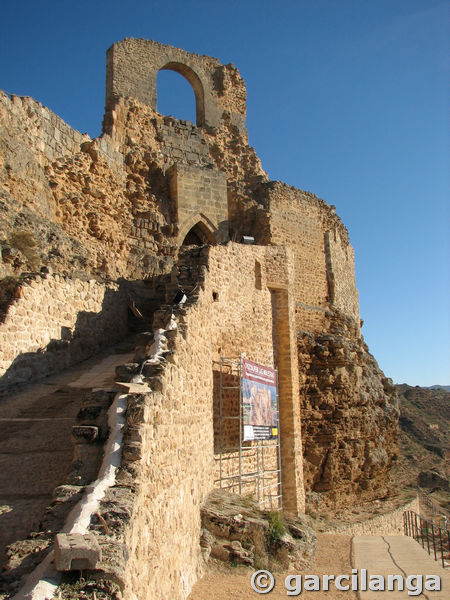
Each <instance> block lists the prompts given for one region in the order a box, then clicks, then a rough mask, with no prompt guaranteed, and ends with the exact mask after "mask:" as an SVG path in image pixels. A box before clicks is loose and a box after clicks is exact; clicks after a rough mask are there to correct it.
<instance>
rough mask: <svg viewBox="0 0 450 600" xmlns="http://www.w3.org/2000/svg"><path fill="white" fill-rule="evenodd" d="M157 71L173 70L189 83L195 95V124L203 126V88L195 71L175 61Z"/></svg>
mask: <svg viewBox="0 0 450 600" xmlns="http://www.w3.org/2000/svg"><path fill="white" fill-rule="evenodd" d="M159 71H175V73H178V74H179V75H182V76H183V77H184V78H185V79H186V80H187V81H188V82H189V83H190V84H191V87H192V89H193V90H194V95H195V113H196V120H197V126H198V127H201V126H203V125H204V124H205V89H204V87H203V84H202V82H201V79H200V77H199V76H198V75H197V73H196V72H195V71H194V70H193V69H192V68H191V67H189V66H188V65H186V64H185V63H181V62H176V61H171V62H168V63H166V64H165V65H164V66H163V67H161V68H160V69H159Z"/></svg>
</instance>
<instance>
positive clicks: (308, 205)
mask: <svg viewBox="0 0 450 600" xmlns="http://www.w3.org/2000/svg"><path fill="white" fill-rule="evenodd" d="M264 194H265V195H266V201H267V206H268V211H269V214H268V225H267V226H268V229H269V239H270V243H272V244H286V245H288V246H289V247H290V248H291V249H292V250H293V253H294V255H295V300H296V316H297V328H298V329H300V330H303V331H312V332H316V331H321V330H323V329H324V328H325V327H326V325H327V320H326V311H327V309H328V308H331V307H333V306H336V307H337V308H340V309H341V310H343V312H345V313H346V314H347V315H349V316H351V317H352V318H354V319H355V320H356V321H357V322H358V323H359V307H358V295H357V291H356V285H355V277H354V258H353V249H352V248H351V246H350V244H349V240H348V233H347V230H346V229H345V227H344V226H343V224H342V222H341V221H340V219H339V217H338V216H337V215H336V213H335V210H334V207H332V206H329V205H328V204H327V203H326V202H324V201H323V200H321V199H320V198H318V197H317V196H314V195H313V194H311V193H309V192H303V191H301V190H298V189H296V188H293V187H290V186H288V185H285V184H282V183H280V182H271V183H269V184H267V185H265V186H264Z"/></svg>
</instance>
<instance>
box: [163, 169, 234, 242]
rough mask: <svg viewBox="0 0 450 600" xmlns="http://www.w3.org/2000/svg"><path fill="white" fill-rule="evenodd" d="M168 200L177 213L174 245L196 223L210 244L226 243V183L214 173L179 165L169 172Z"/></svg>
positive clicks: (223, 178) (218, 173) (215, 171)
mask: <svg viewBox="0 0 450 600" xmlns="http://www.w3.org/2000/svg"><path fill="white" fill-rule="evenodd" d="M170 183H171V186H170V187H171V196H172V200H173V201H174V202H175V205H176V211H177V221H178V223H179V225H178V228H179V232H178V243H179V245H181V244H182V243H183V240H184V238H185V236H186V234H187V233H188V231H189V230H190V229H191V227H193V226H194V225H195V224H196V223H197V222H199V221H200V223H201V225H202V226H203V227H204V228H205V229H206V231H207V233H208V232H209V234H210V239H209V240H208V241H209V242H210V243H211V242H214V241H215V242H225V241H227V240H228V202H227V180H226V177H225V174H224V173H222V172H221V171H217V170H216V169H199V168H195V167H192V166H186V165H182V164H177V165H174V166H173V167H172V168H171V170H170Z"/></svg>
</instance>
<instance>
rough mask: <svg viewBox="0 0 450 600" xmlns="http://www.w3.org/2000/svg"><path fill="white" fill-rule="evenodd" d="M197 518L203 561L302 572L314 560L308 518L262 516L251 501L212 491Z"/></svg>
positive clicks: (313, 548)
mask: <svg viewBox="0 0 450 600" xmlns="http://www.w3.org/2000/svg"><path fill="white" fill-rule="evenodd" d="M201 518H202V536H201V539H200V545H201V547H202V554H203V557H204V559H205V560H208V559H209V558H210V557H211V558H214V559H217V560H220V561H223V562H225V563H229V564H231V565H233V564H234V565H235V564H243V565H247V566H250V567H254V568H259V569H261V568H264V569H270V570H271V571H273V570H287V569H302V568H305V567H308V566H311V563H312V561H313V560H314V556H315V552H316V535H315V533H314V530H313V529H312V528H311V527H310V526H309V525H308V524H307V521H308V517H303V518H295V519H291V518H288V517H285V516H283V515H282V514H281V513H278V512H262V511H261V510H259V508H258V506H257V504H256V502H254V501H253V500H252V499H249V498H242V497H241V496H237V495H236V494H231V493H229V492H227V491H225V490H214V491H213V492H211V494H210V495H209V496H208V499H207V500H206V502H205V503H204V505H203V506H202V509H201Z"/></svg>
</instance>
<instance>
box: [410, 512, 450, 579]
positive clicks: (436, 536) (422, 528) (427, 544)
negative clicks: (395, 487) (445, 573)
mask: <svg viewBox="0 0 450 600" xmlns="http://www.w3.org/2000/svg"><path fill="white" fill-rule="evenodd" d="M403 530H404V534H405V535H409V536H410V537H412V538H414V539H415V540H416V541H417V542H419V544H422V547H423V548H425V549H426V550H428V554H434V560H439V561H441V562H442V566H443V567H444V569H445V567H448V566H449V565H450V531H448V530H447V529H442V528H441V527H438V526H436V525H435V524H434V523H433V522H432V521H427V520H426V519H424V518H423V517H421V516H420V515H418V514H417V513H415V512H414V511H412V510H408V511H405V512H404V513H403Z"/></svg>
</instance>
